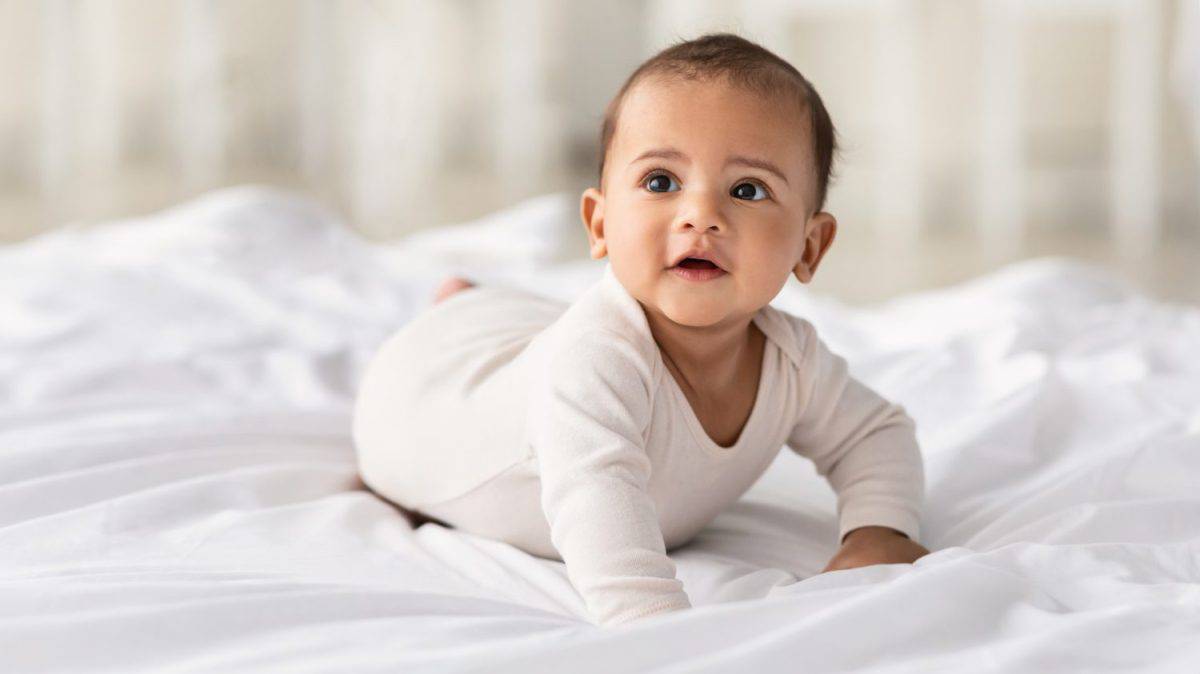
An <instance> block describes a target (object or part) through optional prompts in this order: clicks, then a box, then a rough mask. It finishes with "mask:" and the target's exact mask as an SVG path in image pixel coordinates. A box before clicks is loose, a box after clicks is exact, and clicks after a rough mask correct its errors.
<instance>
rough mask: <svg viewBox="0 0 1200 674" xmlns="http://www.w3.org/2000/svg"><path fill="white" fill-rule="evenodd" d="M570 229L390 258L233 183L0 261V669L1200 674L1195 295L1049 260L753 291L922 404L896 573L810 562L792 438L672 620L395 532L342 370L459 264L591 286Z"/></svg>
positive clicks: (361, 358) (485, 551)
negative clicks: (361, 477) (912, 506)
mask: <svg viewBox="0 0 1200 674" xmlns="http://www.w3.org/2000/svg"><path fill="white" fill-rule="evenodd" d="M576 217H577V216H576V215H575V201H574V198H573V197H572V196H569V195H550V196H548V197H544V198H541V199H538V200H533V201H531V202H528V203H527V204H524V205H523V206H521V207H518V208H515V209H510V210H509V211H506V212H504V213H501V214H497V215H496V216H494V217H492V218H490V219H487V220H485V221H482V222H478V223H469V224H466V225H463V226H460V227H456V228H449V229H446V230H444V231H440V232H437V233H425V234H422V235H420V236H414V237H412V238H411V239H409V240H406V241H402V242H400V243H398V244H395V245H391V246H384V245H378V244H370V243H368V242H366V241H364V240H362V239H360V238H358V237H356V236H354V235H353V234H352V233H351V232H350V231H349V230H348V229H347V228H345V227H343V226H342V225H341V224H340V222H339V221H338V220H337V219H336V218H335V217H333V216H332V215H330V214H329V213H327V212H325V211H323V210H322V209H320V208H318V207H317V206H315V205H314V204H312V203H310V202H307V201H305V200H302V199H300V198H297V197H295V196H291V195H288V194H284V193H279V192H275V191H271V190H265V189H261V188H255V187H244V188H238V189H231V190H224V191H219V192H214V193H212V194H209V195H206V196H205V197H203V198H201V199H199V200H196V201H194V202H189V203H187V204H183V205H181V206H179V207H177V208H174V209H171V210H168V211H164V212H161V213H157V214H154V215H152V216H149V217H146V218H140V219H132V220H124V221H116V222H110V223H104V224H102V225H99V226H90V227H83V226H76V227H68V228H65V229H62V230H57V231H53V232H51V233H48V234H46V235H43V236H40V237H38V238H35V239H32V240H29V241H26V242H23V243H21V244H18V245H11V246H8V247H3V248H0V671H3V672H49V671H55V672H59V671H63V672H65V671H78V672H116V671H119V672H141V671H166V670H169V671H172V672H197V671H213V672H232V671H243V670H255V671H277V672H338V671H345V672H409V671H422V670H436V671H443V670H446V671H468V670H478V671H488V672H529V671H560V672H568V671H569V672H616V671H631V670H639V671H647V670H654V671H671V672H681V671H754V672H767V671H781V672H795V671H805V672H818V671H821V672H824V671H847V670H852V669H853V670H856V671H869V672H932V671H969V672H1047V671H1099V670H1104V671H1113V670H1130V671H1162V672H1196V671H1200V311H1198V310H1197V309H1196V308H1195V307H1185V306H1180V305H1169V304H1163V303H1157V302H1155V301H1151V300H1150V299H1147V298H1146V297H1144V296H1142V295H1141V294H1139V293H1138V292H1136V291H1135V290H1133V289H1132V288H1130V287H1128V286H1126V285H1124V284H1123V283H1121V282H1120V281H1118V280H1116V279H1114V278H1111V277H1109V276H1107V275H1106V274H1104V273H1102V272H1100V271H1099V270H1097V269H1095V268H1093V267H1089V266H1085V265H1083V264H1081V263H1077V262H1072V261H1069V260H1067V259H1061V258H1045V259H1038V260H1033V261H1029V262H1025V263H1021V264H1016V265H1012V266H1010V267H1007V268H1005V269H1002V270H1000V271H998V272H996V273H993V274H989V275H986V276H983V277H980V278H977V279H975V280H974V281H972V282H969V283H965V284H962V285H959V286H956V287H952V288H948V289H944V290H940V291H936V292H928V293H923V294H917V295H910V296H906V297H904V298H901V299H898V300H895V301H893V302H890V303H887V304H884V305H879V306H874V307H869V308H854V307H851V306H847V305H842V304H840V303H838V302H835V301H833V300H832V299H829V298H828V297H825V296H823V295H822V294H820V293H819V291H817V290H814V288H813V287H810V286H800V285H799V284H798V283H795V282H791V283H790V284H789V286H788V287H787V288H785V290H784V291H783V293H781V294H780V296H779V297H778V298H777V299H776V300H775V304H776V305H777V306H780V307H781V308H784V309H787V310H789V311H794V312H796V313H799V314H800V315H803V316H806V317H808V318H809V319H810V320H812V321H813V322H814V324H815V325H816V326H817V328H818V330H820V331H821V334H822V336H823V337H824V338H825V339H826V341H827V342H828V343H829V344H830V345H831V347H832V348H834V349H835V350H837V351H838V352H839V353H842V354H843V355H845V356H846V357H847V359H848V360H849V361H850V363H851V369H852V371H853V372H854V373H855V374H856V375H857V376H859V377H860V378H862V379H863V380H864V381H866V382H867V383H869V384H870V385H872V386H874V387H876V388H877V389H878V390H880V391H881V392H882V393H884V394H885V395H888V396H890V397H893V398H895V399H897V400H898V401H900V402H902V403H903V404H904V405H905V406H906V409H907V410H908V411H909V413H910V414H912V415H913V417H914V418H915V419H916V421H917V426H918V434H919V439H920V441H921V444H922V447H923V450H924V452H925V456H926V470H927V482H928V499H927V506H926V514H925V518H924V520H923V525H922V531H923V533H924V534H925V535H924V538H923V541H922V542H923V543H924V544H925V545H926V546H927V547H929V548H930V549H931V550H933V551H934V552H933V553H932V554H931V555H929V556H927V557H925V558H923V559H921V560H919V561H918V562H917V563H916V564H915V565H900V564H897V565H880V566H872V567H866V568H859V569H851V570H845V571H837V572H833V573H828V574H822V575H815V574H817V572H818V571H820V569H821V568H822V567H823V565H824V564H825V562H826V561H827V560H828V558H829V556H830V555H832V554H833V552H834V545H835V543H834V539H835V536H836V534H835V532H836V526H835V520H834V515H833V503H834V501H833V494H832V492H831V491H830V490H829V488H828V486H827V485H826V484H825V483H824V482H823V481H822V480H821V479H820V478H818V477H817V476H816V474H815V472H814V471H813V470H812V469H811V467H810V466H809V464H807V463H805V462H804V461H803V460H802V459H798V458H796V457H795V456H793V455H792V454H791V453H789V452H787V451H784V452H782V453H781V454H780V459H779V460H778V461H777V462H776V463H775V464H774V465H773V466H772V468H771V469H770V471H769V472H768V473H767V475H766V476H764V478H763V479H762V481H760V482H759V484H757V485H756V486H755V487H754V488H753V489H752V490H751V491H750V492H749V493H748V494H747V495H746V497H745V498H743V499H742V500H741V501H740V502H739V503H737V504H736V505H735V506H734V507H732V508H730V509H729V510H728V511H727V512H725V513H723V514H722V515H721V516H720V517H718V519H717V520H716V521H715V522H714V523H713V524H712V525H711V526H710V527H709V528H708V529H706V530H705V531H704V532H703V533H702V534H701V536H700V537H699V538H698V539H696V540H695V541H694V542H693V543H692V544H691V545H689V546H687V547H686V548H683V549H681V550H679V551H677V552H676V553H674V554H673V557H674V559H675V560H676V562H677V564H678V568H679V576H680V578H682V579H683V581H684V584H685V587H686V590H687V591H688V593H689V595H690V596H691V598H692V601H693V603H694V604H695V605H696V608H694V609H693V610H690V611H686V612H679V613H673V614H669V615H664V616H657V617H654V618H650V619H647V620H644V621H640V622H637V623H633V624H630V625H627V626H624V627H621V628H615V629H604V628H599V627H596V626H594V625H592V624H591V623H590V622H588V620H587V618H586V613H585V611H584V608H583V605H582V603H581V600H580V599H579V598H578V595H577V594H576V593H575V591H574V589H573V588H572V587H571V585H570V583H569V582H568V580H567V576H566V573H565V567H564V566H563V565H562V563H561V562H552V561H549V560H544V559H540V558H536V557H532V556H530V555H527V554H525V553H523V552H521V551H519V550H517V549H515V548H513V547H511V546H508V545H506V544H503V543H499V542H496V541H490V540H487V539H483V538H480V537H475V536H472V535H470V534H464V533H462V532H458V531H455V530H448V529H445V528H442V527H440V526H438V525H435V524H426V525H424V526H422V527H420V528H419V529H417V530H415V531H414V530H413V529H412V528H411V527H410V525H409V524H408V522H407V521H406V520H405V519H404V518H403V517H402V516H401V515H400V514H398V512H397V511H396V510H394V509H393V508H392V507H391V506H389V505H388V504H387V503H386V502H384V501H381V500H379V499H378V498H376V497H375V496H373V495H371V494H370V493H369V492H367V491H364V490H363V489H362V485H361V483H360V482H359V481H358V480H357V478H356V473H355V465H354V460H353V452H352V446H351V444H350V434H349V424H350V409H351V403H352V400H353V394H354V389H355V386H356V384H357V377H358V375H359V373H360V372H361V370H362V368H363V366H364V365H365V363H366V360H367V359H368V358H369V357H370V356H371V355H372V353H373V351H374V349H375V347H376V346H378V344H379V343H380V342H381V341H382V340H383V339H384V338H385V337H386V336H387V335H388V334H390V333H391V331H392V330H394V329H395V328H396V327H397V326H399V325H401V324H402V323H403V322H404V321H405V320H407V319H408V318H409V317H410V316H412V315H413V314H414V313H415V312H416V311H418V310H420V309H421V308H422V307H423V306H424V305H425V304H427V303H428V302H429V299H430V295H431V293H432V289H433V288H434V286H435V285H436V283H437V282H438V280H440V278H441V277H442V276H443V275H444V274H445V273H447V272H448V271H451V270H453V271H459V272H463V271H466V272H467V273H471V274H473V275H474V276H475V277H476V278H478V279H481V280H487V281H490V282H499V281H503V282H508V283H512V284H514V285H520V286H524V287H530V288H539V289H541V290H542V291H543V292H545V293H547V294H549V295H553V296H558V297H562V298H564V299H569V298H571V297H572V296H574V295H575V294H576V293H578V292H579V291H581V290H582V289H583V288H585V287H586V286H587V285H588V284H590V283H591V282H592V281H593V280H594V279H595V278H598V274H599V273H600V270H601V266H600V263H599V262H596V261H591V260H585V261H583V262H578V263H559V262H555V261H554V260H555V256H556V255H557V254H559V253H560V252H561V251H558V252H556V250H555V246H556V245H559V244H560V243H561V242H562V241H566V240H567V239H566V238H563V237H564V232H567V231H570V228H573V227H579V226H581V225H578V223H577V221H576ZM832 254H834V255H837V254H838V253H837V251H836V247H835V250H834V252H833V253H832ZM819 286H820V277H819V276H818V280H817V286H816V287H817V288H819Z"/></svg>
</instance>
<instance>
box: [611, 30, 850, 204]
mask: <svg viewBox="0 0 1200 674" xmlns="http://www.w3.org/2000/svg"><path fill="white" fill-rule="evenodd" d="M651 75H666V76H671V77H677V78H683V79H689V80H694V79H699V78H701V77H718V76H724V77H725V78H727V79H728V81H729V82H730V83H733V84H736V85H740V86H743V87H746V88H748V89H750V90H752V91H755V92H757V93H760V94H762V95H764V96H770V97H773V98H780V97H785V96H792V97H794V98H795V99H796V100H797V101H798V102H799V103H800V107H801V109H802V110H804V111H807V112H808V118H809V120H810V121H811V123H812V138H813V150H814V153H815V155H816V156H815V160H816V161H815V163H816V169H817V170H816V175H817V202H816V205H815V208H814V212H815V211H820V210H821V209H822V207H824V205H825V194H826V192H827V190H828V187H829V180H830V176H831V174H832V170H833V155H834V153H835V152H836V151H837V139H836V137H835V136H836V131H835V130H834V128H833V122H832V121H831V120H830V119H829V113H828V112H826V110H825V104H824V103H822V102H821V97H820V96H819V95H818V94H817V90H816V89H814V88H813V86H812V84H810V83H809V81H808V80H807V79H805V78H804V76H803V75H801V74H800V71H798V70H796V69H795V68H794V67H792V65H791V64H790V63H788V62H787V61H785V60H783V59H781V58H779V57H778V56H776V55H775V54H774V53H772V52H771V51H769V50H767V49H765V48H764V47H762V46H760V45H757V44H755V43H753V42H751V41H749V40H747V39H745V38H742V37H739V36H737V35H733V34H731V33H710V34H708V35H703V36H701V37H698V38H696V39H694V40H688V41H686V42H680V43H677V44H675V45H672V46H670V47H667V48H666V49H664V50H662V51H660V52H659V53H657V54H655V55H654V56H652V57H650V59H649V60H647V61H646V62H645V63H643V64H642V65H640V66H638V68H637V70H635V71H633V74H631V75H630V76H629V79H627V80H625V84H624V85H622V86H621V89H620V91H618V92H617V95H616V96H614V97H613V99H612V101H610V102H609V104H608V107H607V108H606V109H605V111H604V124H603V126H602V127H601V129H600V181H601V184H603V181H604V163H605V161H606V159H607V157H608V149H609V146H610V145H611V144H612V139H613V135H614V134H615V133H616V130H617V117H618V115H619V114H620V109H621V103H622V101H623V100H624V99H625V95H626V93H627V92H628V91H629V90H630V89H631V88H632V87H633V85H634V84H636V83H638V82H639V81H641V80H643V79H645V78H647V77H649V76H651Z"/></svg>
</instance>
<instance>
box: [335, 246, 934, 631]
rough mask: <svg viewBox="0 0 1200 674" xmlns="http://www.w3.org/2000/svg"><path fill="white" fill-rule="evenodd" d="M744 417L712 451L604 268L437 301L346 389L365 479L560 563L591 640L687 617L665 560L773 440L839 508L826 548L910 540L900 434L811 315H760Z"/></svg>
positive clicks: (912, 491)
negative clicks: (807, 466) (833, 542)
mask: <svg viewBox="0 0 1200 674" xmlns="http://www.w3.org/2000/svg"><path fill="white" fill-rule="evenodd" d="M753 320H754V322H755V323H756V324H757V326H758V327H759V329H760V330H761V331H762V332H763V334H764V335H766V338H767V342H766V346H765V350H764V353H763V365H762V374H761V378H760V380H759V385H758V392H757V397H756V399H755V403H754V408H753V411H752V412H751V414H750V417H749V419H748V420H747V421H746V424H745V427H744V428H743V430H742V431H741V435H740V436H739V437H738V439H737V441H736V442H735V443H734V444H733V445H732V446H729V447H722V446H720V445H718V444H717V443H716V442H714V441H713V440H712V439H711V438H709V437H708V435H707V433H706V432H705V431H704V428H703V427H702V426H701V424H700V421H699V419H698V418H697V417H696V415H695V413H694V412H693V410H692V408H691V406H690V404H689V403H688V400H687V397H686V396H685V395H684V393H683V390H682V389H681V388H680V387H679V385H678V384H677V383H676V381H675V378H674V377H673V376H672V375H671V374H670V372H669V370H668V369H667V368H666V365H665V364H664V362H663V359H662V356H661V352H660V351H659V349H658V345H657V344H656V342H655V341H654V338H653V336H652V334H651V332H650V328H649V324H648V323H647V322H646V317H645V313H644V310H643V309H642V306H641V305H640V304H639V302H638V301H637V300H636V299H635V298H634V297H633V296H632V295H630V294H629V292H628V291H626V290H625V288H624V286H622V285H621V283H620V282H619V281H618V280H617V278H616V276H615V275H614V274H613V271H612V267H611V265H606V267H605V270H604V275H603V277H602V278H601V279H600V280H599V281H597V282H596V283H595V284H594V285H592V286H591V287H590V288H588V289H587V290H586V291H585V292H584V293H583V294H582V295H581V296H580V297H579V298H578V299H577V300H576V301H575V302H573V303H571V304H565V303H563V302H560V301H558V300H555V299H550V298H546V297H542V296H539V295H535V294H533V293H530V292H527V291H524V290H520V289H516V288H507V287H503V286H496V285H491V286H476V287H472V288H468V289H466V290H462V291H459V292H458V293H456V294H454V295H452V296H450V297H449V298H447V299H445V300H443V301H442V302H440V303H438V304H434V305H432V306H431V307H429V308H428V309H427V310H426V311H424V312H422V313H421V314H419V315H417V316H416V317H415V318H414V319H412V320H411V321H409V322H408V323H406V324H405V325H404V326H402V327H401V328H400V329H399V330H398V331H397V332H396V334H395V335H393V336H392V337H391V338H389V339H388V340H387V341H386V342H385V343H384V345H383V346H382V347H381V348H380V350H379V352H378V353H377V354H376V356H375V357H374V359H373V360H372V361H371V363H370V364H369V366H368V367H367V370H366V373H365V374H364V376H363V379H362V382H361V384H360V387H359V392H358V398H357V401H356V406H355V415H354V441H355V446H356V449H357V452H358V458H359V467H360V472H361V475H362V479H363V481H364V482H365V483H366V484H367V485H368V486H369V487H371V489H373V490H374V491H376V492H377V493H379V494H380V495H381V496H383V497H385V498H387V499H389V500H391V501H393V502H395V503H397V504H399V505H401V506H404V507H407V508H410V509H414V510H419V511H421V512H424V513H427V514H429V515H432V516H433V517H436V518H438V519H441V520H443V521H444V522H447V523H449V524H451V525H453V526H454V527H455V528H459V529H462V530H465V531H470V532H472V533H477V534H480V535H484V536H488V537H491V538H495V539H497V540H502V541H506V542H508V543H511V544H512V545H515V546H517V547H519V548H522V549H524V550H526V551H527V552H530V553H532V554H534V555H538V556H541V557H546V558H549V559H558V560H562V561H564V562H566V567H567V574H568V577H569V578H570V580H571V582H572V584H573V585H574V586H575V588H576V589H577V590H578V591H579V593H580V595H581V596H582V597H583V599H584V601H585V603H586V605H587V607H588V610H589V611H590V612H591V614H592V616H593V618H594V619H595V621H596V622H597V623H598V624H601V625H616V624H619V623H623V622H627V621H630V620H635V619H638V618H641V617H644V616H648V615H652V614H655V613H660V612H665V611H671V610H678V609H684V608H688V607H689V606H690V605H691V604H690V602H689V600H688V596H687V594H686V593H685V592H684V590H683V585H682V582H681V581H680V580H678V579H677V578H676V577H675V565H674V563H673V562H672V561H671V559H670V558H669V557H668V556H667V554H666V551H667V550H670V549H672V548H675V547H677V546H679V545H682V544H684V543H686V542H687V541H689V540H690V539H691V538H692V537H693V536H695V535H696V534H697V533H698V532H699V531H700V530H701V529H702V528H704V526H705V525H707V524H708V523H709V522H711V521H712V520H713V519H714V518H715V517H716V515H717V514H718V512H720V511H721V510H722V509H723V508H725V507H726V506H728V505H730V504H731V503H733V502H734V501H736V500H737V499H738V497H740V496H741V495H742V494H743V493H745V492H746V490H748V489H749V488H750V487H751V486H752V485H753V484H754V482H755V481H756V480H757V479H758V478H759V477H760V476H761V475H762V474H763V472H764V471H766V469H767V467H768V466H769V465H770V464H771V462H772V461H773V460H774V459H775V457H776V456H777V454H778V452H779V451H780V449H781V448H782V447H783V446H784V445H785V444H786V445H787V446H788V447H790V448H791V449H792V450H794V451H796V452H797V453H799V454H800V455H802V456H805V457H807V458H809V459H810V460H812V461H813V462H814V464H815V466H816V469H817V471H818V473H820V474H821V475H822V476H824V477H825V478H826V479H827V480H828V481H829V483H830V485H831V486H832V487H833V489H834V491H835V492H836V493H837V510H838V517H839V528H840V535H841V536H844V535H845V534H846V533H847V532H849V531H850V530H851V529H854V528H856V527H861V526H866V525H880V526H887V527H891V528H894V529H897V530H899V531H902V532H904V533H905V534H907V535H908V536H909V537H910V538H912V539H914V540H916V539H917V537H918V534H919V528H918V527H919V524H918V520H919V517H920V510H921V505H922V501H923V496H924V471H923V466H922V461H921V454H920V450H919V449H918V446H917V441H916V434H915V426H914V423H913V420H912V419H911V418H910V417H909V416H908V415H907V414H906V413H905V411H904V408H903V407H901V406H899V405H897V404H893V403H890V402H889V401H888V400H886V399H884V398H882V397H881V396H880V395H878V394H877V393H875V392H874V391H873V390H872V389H870V388H868V387H867V386H865V385H863V384H862V383H861V382H859V381H858V380H856V379H854V378H853V377H850V376H849V374H848V372H847V365H846V361H845V359H843V358H842V357H841V356H838V355H836V354H834V353H832V352H831V351H829V349H828V348H827V347H826V346H825V344H824V342H822V341H821V340H820V339H819V338H818V337H817V335H816V332H815V331H814V329H813V326H812V325H811V324H810V323H809V322H808V321H807V320H805V319H803V318H799V317H797V316H794V315H792V314H789V313H787V312H784V311H781V310H779V309H776V308H774V307H772V306H771V305H767V306H764V307H763V308H762V309H760V310H759V311H758V313H757V314H755V316H754V317H753Z"/></svg>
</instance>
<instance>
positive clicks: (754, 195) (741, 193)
mask: <svg viewBox="0 0 1200 674" xmlns="http://www.w3.org/2000/svg"><path fill="white" fill-rule="evenodd" d="M756 190H757V191H756ZM729 193H730V194H731V195H733V196H735V197H737V198H738V199H745V200H747V201H762V200H763V199H766V198H767V190H766V188H764V187H763V186H762V185H759V184H758V183H752V182H744V183H738V184H737V185H734V187H733V189H732V190H730V191H729Z"/></svg>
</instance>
